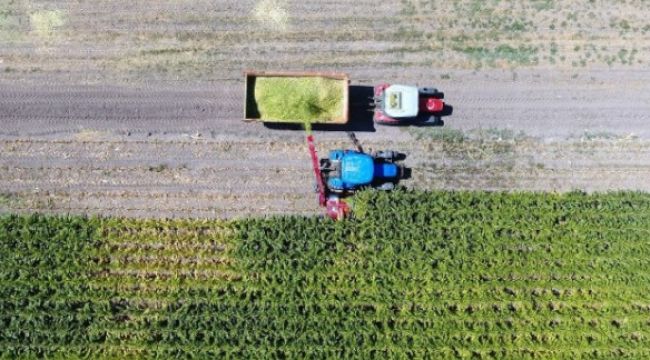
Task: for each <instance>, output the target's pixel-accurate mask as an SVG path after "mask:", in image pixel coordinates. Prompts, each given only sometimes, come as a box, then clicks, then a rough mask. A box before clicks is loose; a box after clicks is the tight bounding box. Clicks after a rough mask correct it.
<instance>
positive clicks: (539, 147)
mask: <svg viewBox="0 0 650 360" xmlns="http://www.w3.org/2000/svg"><path fill="white" fill-rule="evenodd" d="M439 76H440V74H439V72H438V71H436V70H435V69H422V70H421V71H417V72H416V71H412V72H409V73H405V72H401V73H391V72H390V71H383V70H379V69H370V68H366V69H361V70H358V71H356V70H355V71H351V78H352V79H359V82H361V83H362V84H367V85H370V84H373V83H375V82H379V81H382V80H387V81H391V82H402V83H407V84H408V83H415V84H418V83H421V84H420V85H424V82H425V81H426V82H427V84H429V80H423V79H439ZM450 77H451V79H440V80H435V81H433V82H434V85H436V86H437V87H438V88H439V89H441V90H443V91H444V92H445V94H446V100H447V102H448V103H450V104H452V105H453V106H454V113H453V115H452V116H451V117H449V118H447V119H445V120H446V124H445V127H444V131H450V132H453V131H458V132H462V133H463V134H470V133H471V132H472V131H475V130H486V129H488V130H489V129H497V130H498V131H497V133H498V132H499V131H501V130H508V131H511V132H512V133H514V134H517V133H519V132H523V133H524V137H523V140H518V138H514V139H508V138H506V139H501V140H498V139H496V140H495V139H487V140H486V139H474V140H468V141H466V142H464V143H463V144H461V145H458V144H453V143H450V142H449V141H448V140H445V139H444V138H435V137H428V136H429V135H430V134H433V133H434V132H435V131H439V130H440V129H426V128H419V129H403V128H397V127H379V126H378V127H376V128H375V129H374V130H375V131H374V132H359V133H357V136H358V138H359V139H360V141H361V142H362V144H363V145H364V147H365V148H366V149H368V148H373V149H377V150H379V149H385V148H393V149H397V150H401V151H404V152H406V153H408V155H409V157H408V159H407V165H409V166H411V167H413V168H414V176H413V179H411V180H409V181H407V182H405V184H406V185H407V186H412V187H419V188H425V189H437V188H443V189H491V190H511V189H529V190H559V191H566V190H573V189H586V190H592V191H603V190H608V189H631V190H632V189H633V190H650V188H649V187H650V185H649V183H648V182H647V181H645V179H647V178H650V171H649V168H650V151H648V150H650V149H649V145H648V139H650V127H648V126H647V123H648V121H649V120H650V119H649V117H650V91H645V90H648V87H649V86H650V85H649V84H650V72H648V71H634V70H629V71H606V70H590V71H588V72H586V73H585V74H583V75H581V76H579V77H578V78H574V77H573V75H572V73H571V72H562V71H550V70H539V69H538V70H517V77H516V79H515V78H514V77H513V75H512V72H509V71H500V70H494V71H484V72H481V73H473V72H469V71H455V72H451V75H450ZM233 78H236V76H234V75H233ZM354 83H355V81H354V80H353V84H354ZM621 84H624V85H626V86H622V85H621ZM614 90H616V91H614ZM599 99H606V101H597V100H599ZM242 112H243V84H242V83H241V81H225V82H217V83H201V82H199V83H173V84H172V83H164V82H163V83H152V84H148V85H131V86H125V85H122V86H117V85H115V86H104V85H102V86H90V85H62V84H60V85H53V86H49V85H40V86H35V85H30V84H27V83H24V84H17V83H0V125H1V126H0V151H1V153H0V194H2V195H1V197H0V210H5V211H6V210H10V211H31V210H41V211H51V212H64V213H65V212H82V213H98V214H104V215H120V216H142V217H149V216H154V217H175V216H180V217H186V216H197V217H233V216H243V215H247V214H255V215H264V214H281V213H303V214H310V213H317V212H319V209H318V208H317V204H316V197H315V195H314V194H313V193H312V182H313V179H312V174H311V169H310V165H309V158H308V154H307V151H306V146H305V144H304V134H303V133H302V132H301V131H275V130H269V129H266V128H264V127H263V126H262V125H261V124H257V123H244V122H242V121H241V116H242ZM353 121H354V119H353ZM415 132H417V133H421V134H422V138H421V139H420V140H416V138H415V137H414V136H412V134H413V133H415ZM428 134H429V135H428ZM585 134H587V135H588V136H584V135H585ZM629 135H633V136H629ZM316 136H317V141H318V149H319V151H320V154H321V155H323V156H324V155H325V154H326V152H327V150H329V149H333V148H337V147H348V146H349V143H348V141H347V139H346V137H345V135H344V134H343V133H341V132H336V131H333V132H317V134H316ZM592 137H593V138H592ZM635 137H636V138H635ZM628 138H629V139H630V140H625V139H628ZM504 143H506V144H507V145H508V146H506V147H504V146H502V145H503V144H504ZM499 144H501V147H498V146H497V145H499ZM495 149H497V150H498V149H501V150H499V151H497V150H495Z"/></svg>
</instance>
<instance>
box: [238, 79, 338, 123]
mask: <svg viewBox="0 0 650 360" xmlns="http://www.w3.org/2000/svg"><path fill="white" fill-rule="evenodd" d="M244 77H245V83H246V90H245V91H246V97H245V104H244V107H245V110H244V111H245V116H244V118H245V119H244V120H245V121H260V122H264V123H286V124H292V123H307V122H309V123H314V124H345V123H347V122H348V106H349V101H350V100H349V83H350V80H349V77H348V75H347V74H344V73H334V72H280V71H246V72H244Z"/></svg>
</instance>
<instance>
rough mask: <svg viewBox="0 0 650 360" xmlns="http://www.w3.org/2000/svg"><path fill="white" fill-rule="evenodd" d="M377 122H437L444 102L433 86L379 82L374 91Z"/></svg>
mask: <svg viewBox="0 0 650 360" xmlns="http://www.w3.org/2000/svg"><path fill="white" fill-rule="evenodd" d="M374 93H375V94H374V101H375V115H374V120H375V122H376V123H378V124H403V123H414V122H420V123H430V122H439V121H440V117H441V115H442V112H443V110H444V106H445V103H444V101H443V100H442V96H443V95H442V93H440V92H438V90H437V89H435V88H426V87H422V88H418V87H415V86H408V85H390V84H380V85H377V86H375V91H374Z"/></svg>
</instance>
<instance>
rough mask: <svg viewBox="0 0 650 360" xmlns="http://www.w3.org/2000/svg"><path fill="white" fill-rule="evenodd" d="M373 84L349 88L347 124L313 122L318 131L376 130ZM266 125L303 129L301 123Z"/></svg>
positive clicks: (265, 124) (314, 128) (269, 125)
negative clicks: (373, 117)
mask: <svg viewBox="0 0 650 360" xmlns="http://www.w3.org/2000/svg"><path fill="white" fill-rule="evenodd" d="M373 96H374V88H373V87H372V86H363V85H351V86H350V88H349V100H348V101H349V104H348V116H349V117H348V119H349V120H348V122H347V123H346V124H313V125H312V130H316V131H353V132H375V131H376V130H375V123H374V121H373V119H372V116H373V109H374V106H373ZM264 127H266V128H268V129H273V130H303V127H302V125H301V124H283V123H264Z"/></svg>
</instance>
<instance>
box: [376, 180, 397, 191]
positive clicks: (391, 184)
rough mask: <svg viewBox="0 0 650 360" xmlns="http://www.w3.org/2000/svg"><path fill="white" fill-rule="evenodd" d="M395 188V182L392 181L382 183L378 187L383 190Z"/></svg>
mask: <svg viewBox="0 0 650 360" xmlns="http://www.w3.org/2000/svg"><path fill="white" fill-rule="evenodd" d="M394 188H395V184H393V183H392V182H387V183H383V184H381V185H380V186H379V187H378V188H377V189H379V190H383V191H390V190H393V189H394Z"/></svg>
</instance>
